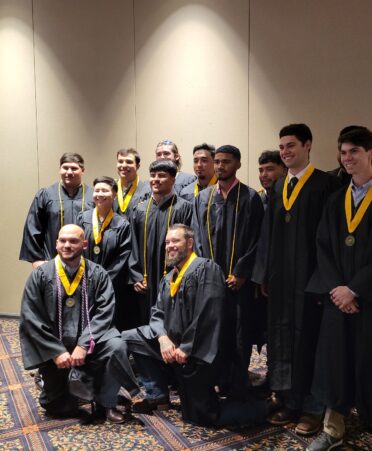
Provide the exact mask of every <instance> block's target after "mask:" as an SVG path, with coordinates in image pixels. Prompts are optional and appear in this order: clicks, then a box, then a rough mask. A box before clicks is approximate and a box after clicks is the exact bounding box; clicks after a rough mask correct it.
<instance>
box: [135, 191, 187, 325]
mask: <svg viewBox="0 0 372 451" xmlns="http://www.w3.org/2000/svg"><path fill="white" fill-rule="evenodd" d="M174 196H175V198H174V201H173V205H172V212H171V216H170V225H172V224H177V223H180V224H186V225H190V223H191V215H192V205H191V204H190V203H189V202H187V201H185V200H184V199H181V198H180V197H178V196H177V195H176V194H175V195H174ZM149 201H150V199H147V200H146V201H144V202H142V203H140V204H138V205H137V208H136V209H135V211H134V212H133V216H132V221H131V230H132V254H131V256H130V258H129V279H128V283H130V284H135V283H136V282H141V281H143V275H144V225H145V218H146V210H147V206H148V203H149ZM171 203H172V196H170V197H169V198H168V199H167V200H166V201H165V202H163V203H160V205H156V203H155V202H154V201H152V203H151V207H150V211H149V216H148V221H147V246H146V249H147V257H146V259H147V262H146V264H147V275H148V279H147V286H148V290H147V293H146V295H139V296H138V303H139V306H140V310H141V321H142V322H141V324H147V323H148V321H149V319H150V310H151V307H152V306H153V305H154V304H155V302H156V298H157V295H158V287H159V282H160V280H161V278H162V277H163V273H164V269H165V268H164V261H165V237H166V235H167V223H168V214H169V207H170V205H171Z"/></svg>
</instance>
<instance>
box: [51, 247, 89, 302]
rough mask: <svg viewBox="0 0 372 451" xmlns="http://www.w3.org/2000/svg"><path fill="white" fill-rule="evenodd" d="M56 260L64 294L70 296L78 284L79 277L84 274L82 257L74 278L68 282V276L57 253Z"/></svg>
mask: <svg viewBox="0 0 372 451" xmlns="http://www.w3.org/2000/svg"><path fill="white" fill-rule="evenodd" d="M56 262H57V272H58V276H59V278H60V280H61V282H62V285H63V288H64V289H65V291H66V294H67V295H68V296H72V295H73V294H74V293H75V291H76V288H77V287H78V286H79V284H80V282H81V279H82V277H83V275H84V271H85V260H84V257H81V263H80V266H79V269H78V272H77V273H76V276H75V278H74V280H73V281H72V283H70V281H69V280H68V277H67V275H66V273H65V270H64V269H63V266H62V262H61V259H60V257H59V255H57V257H56Z"/></svg>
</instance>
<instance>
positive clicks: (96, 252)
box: [93, 246, 101, 255]
mask: <svg viewBox="0 0 372 451" xmlns="http://www.w3.org/2000/svg"><path fill="white" fill-rule="evenodd" d="M93 252H94V253H95V254H96V255H98V254H99V253H100V252H101V249H100V247H99V246H94V248H93Z"/></svg>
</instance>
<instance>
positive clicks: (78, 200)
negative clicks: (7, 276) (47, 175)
mask: <svg viewBox="0 0 372 451" xmlns="http://www.w3.org/2000/svg"><path fill="white" fill-rule="evenodd" d="M58 187H59V183H55V184H54V185H52V186H50V187H49V188H42V189H41V190H40V191H38V193H37V194H36V196H35V198H34V200H33V202H32V204H31V207H30V210H29V212H28V215H27V218H26V222H25V226H24V229H23V239H22V246H21V251H20V255H19V259H20V260H25V261H29V262H34V261H37V260H50V259H51V258H53V257H55V256H56V254H57V251H56V241H57V238H58V232H59V229H60V228H61V218H60V201H59V194H58ZM92 196H93V190H92V188H91V187H89V186H87V185H85V193H84V210H87V209H89V208H92V207H94V203H93V200H92ZM82 197H83V189H82V186H80V187H79V189H78V191H77V193H76V194H75V196H74V197H70V196H69V195H68V193H67V191H66V190H65V188H64V187H63V185H62V187H61V198H62V203H63V224H64V225H66V224H76V218H77V215H78V214H79V213H80V212H81V210H82Z"/></svg>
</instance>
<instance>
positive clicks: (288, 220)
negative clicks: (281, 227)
mask: <svg viewBox="0 0 372 451" xmlns="http://www.w3.org/2000/svg"><path fill="white" fill-rule="evenodd" d="M284 221H285V222H290V221H291V214H290V213H289V212H287V213H286V214H285V215H284Z"/></svg>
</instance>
